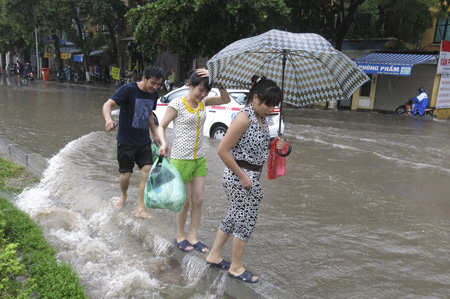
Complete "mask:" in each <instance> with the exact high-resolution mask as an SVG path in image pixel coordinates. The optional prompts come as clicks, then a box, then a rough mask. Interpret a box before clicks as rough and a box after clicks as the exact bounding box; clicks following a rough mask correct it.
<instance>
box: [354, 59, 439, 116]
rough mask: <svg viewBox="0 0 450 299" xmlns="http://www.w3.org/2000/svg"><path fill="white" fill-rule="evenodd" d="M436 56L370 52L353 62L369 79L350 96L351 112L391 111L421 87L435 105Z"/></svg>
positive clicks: (415, 93) (414, 94)
mask: <svg viewBox="0 0 450 299" xmlns="http://www.w3.org/2000/svg"><path fill="white" fill-rule="evenodd" d="M437 59H438V55H437V54H434V53H433V54H400V53H371V54H369V55H366V56H363V57H360V58H357V59H355V60H354V61H355V63H356V64H357V65H358V66H359V67H360V68H361V69H362V70H363V71H364V72H365V73H366V74H368V75H369V77H370V78H371V81H369V82H367V83H366V84H364V85H363V86H362V88H360V89H359V91H357V92H356V94H355V95H353V102H352V110H357V109H373V110H380V111H394V110H395V108H396V107H398V106H399V105H401V104H404V103H405V102H406V101H407V100H408V99H410V98H412V97H414V96H416V95H417V94H418V92H417V89H418V88H419V87H424V88H425V90H426V92H427V93H428V96H429V98H430V99H431V101H430V104H431V105H432V104H433V99H434V103H435V99H436V95H435V92H434V88H436V67H437Z"/></svg>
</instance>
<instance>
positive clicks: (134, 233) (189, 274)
mask: <svg viewBox="0 0 450 299" xmlns="http://www.w3.org/2000/svg"><path fill="white" fill-rule="evenodd" d="M108 148H109V149H108ZM100 149H103V150H102V151H100ZM105 149H106V150H105ZM114 151H115V147H114V140H113V139H112V138H111V137H110V136H107V135H106V134H104V133H103V132H94V133H91V134H88V135H86V136H83V137H81V138H79V139H77V140H74V141H72V142H70V143H69V144H67V146H66V147H64V149H62V150H61V151H60V152H59V153H58V154H57V155H55V156H54V157H53V158H51V159H50V161H49V166H48V168H47V169H46V170H45V172H44V174H43V177H42V180H41V182H40V183H39V184H38V185H37V186H34V187H32V188H29V189H27V190H25V191H24V192H23V193H22V194H20V195H19V196H18V198H17V201H16V205H17V206H18V207H19V208H20V209H22V210H23V211H25V212H26V213H28V214H29V215H30V216H31V217H32V218H33V219H34V220H36V221H39V223H40V224H41V225H42V226H43V228H44V232H45V237H46V238H47V240H49V242H50V244H51V245H52V246H54V247H55V249H56V251H57V255H58V259H61V260H63V261H65V262H68V263H69V264H71V265H72V267H73V269H74V270H75V271H76V272H77V273H78V275H79V277H80V278H81V282H82V284H83V285H84V286H85V288H86V292H87V294H88V296H89V298H172V295H173V296H174V298H176V297H182V296H183V293H186V294H189V296H192V295H194V297H195V298H215V297H217V296H220V295H221V294H220V292H222V293H223V289H221V285H223V281H217V282H216V283H215V285H212V286H201V285H200V286H199V281H201V279H202V278H203V276H204V275H205V271H204V270H205V268H206V266H205V262H204V260H203V259H200V258H198V257H196V256H195V255H192V256H191V257H189V256H186V258H185V259H184V260H183V263H182V264H181V265H179V264H177V263H176V262H175V261H174V260H173V259H172V258H171V253H170V252H171V249H172V248H173V246H172V244H171V241H169V240H168V238H167V236H173V235H174V231H173V226H172V225H170V224H169V223H170V221H167V220H165V219H167V218H168V217H167V216H170V219H171V220H173V214H170V212H167V211H162V210H160V211H156V212H155V213H154V217H153V218H152V219H150V220H148V219H146V220H141V219H137V218H135V217H133V212H134V208H135V205H136V202H135V201H133V202H130V203H128V204H127V205H126V206H125V207H124V208H122V209H120V210H117V209H115V208H114V207H113V205H112V202H113V201H114V200H115V199H116V195H117V192H118V174H117V170H116V161H115V160H114V159H109V160H108V159H105V157H113V156H114ZM99 152H100V153H99ZM105 160H106V161H107V162H105ZM136 192H137V186H136V185H132V186H130V194H137V193H136ZM168 222H169V223H168ZM180 286H181V288H180ZM202 288H203V289H202ZM193 289H195V291H193ZM171 294H172V295H171Z"/></svg>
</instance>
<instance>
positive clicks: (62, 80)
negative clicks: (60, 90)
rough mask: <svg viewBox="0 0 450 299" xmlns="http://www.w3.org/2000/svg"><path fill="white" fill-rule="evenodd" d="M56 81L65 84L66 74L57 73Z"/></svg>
mask: <svg viewBox="0 0 450 299" xmlns="http://www.w3.org/2000/svg"><path fill="white" fill-rule="evenodd" d="M56 79H57V80H58V81H59V82H64V81H66V74H64V73H57V74H56Z"/></svg>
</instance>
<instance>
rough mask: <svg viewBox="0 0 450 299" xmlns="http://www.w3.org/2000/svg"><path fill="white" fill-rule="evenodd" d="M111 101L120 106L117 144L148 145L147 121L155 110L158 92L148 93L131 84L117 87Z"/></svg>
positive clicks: (133, 83)
mask: <svg viewBox="0 0 450 299" xmlns="http://www.w3.org/2000/svg"><path fill="white" fill-rule="evenodd" d="M111 99H112V100H114V102H116V104H117V105H119V106H120V114H119V131H118V133H117V138H116V139H117V142H119V143H123V144H128V145H134V146H142V145H145V144H147V143H150V142H151V139H150V132H149V124H148V121H149V119H150V115H151V113H152V111H153V110H155V109H156V102H157V100H158V91H155V92H153V93H148V92H145V91H142V90H140V89H139V87H138V86H137V82H131V83H129V84H125V85H122V86H121V87H119V89H118V90H117V91H116V93H115V94H114V95H113V96H112V97H111Z"/></svg>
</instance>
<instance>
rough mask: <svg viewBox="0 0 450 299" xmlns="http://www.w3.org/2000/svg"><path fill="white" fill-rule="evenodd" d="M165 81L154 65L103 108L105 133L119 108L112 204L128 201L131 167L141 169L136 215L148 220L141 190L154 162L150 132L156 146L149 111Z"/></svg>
mask: <svg viewBox="0 0 450 299" xmlns="http://www.w3.org/2000/svg"><path fill="white" fill-rule="evenodd" d="M163 78H164V71H163V70H162V69H161V68H159V67H157V66H153V65H149V66H147V67H146V68H145V69H144V72H143V74H142V80H141V81H139V82H131V83H128V84H125V85H122V86H121V87H119V89H118V90H117V91H116V93H115V94H114V95H113V96H112V97H111V98H110V99H109V100H107V101H106V102H105V104H104V105H103V116H104V118H105V122H106V124H105V129H106V131H111V130H114V129H115V127H116V123H115V122H114V121H113V120H112V118H111V111H112V107H114V106H115V105H119V106H120V113H119V131H118V133H117V138H116V139H117V161H118V162H119V172H120V189H121V192H122V194H121V197H120V200H119V201H118V202H117V203H116V204H115V206H116V207H117V208H121V207H122V206H123V205H124V204H125V201H126V200H127V191H128V186H129V184H130V177H131V174H132V173H133V168H134V165H135V164H137V166H138V167H139V168H140V169H141V181H140V183H139V199H138V204H137V209H136V212H135V214H134V215H135V216H136V217H139V218H151V215H150V214H149V213H147V212H146V211H145V205H144V190H145V184H146V181H147V177H148V174H149V172H150V169H151V165H152V163H153V157H152V148H151V142H152V140H151V139H150V133H149V129H150V131H151V133H152V136H153V139H154V141H155V142H156V143H157V144H159V143H160V140H159V137H158V135H157V132H156V129H155V125H154V122H153V113H152V111H153V110H155V109H156V101H157V99H158V88H159V87H160V86H161V82H162V80H163Z"/></svg>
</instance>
